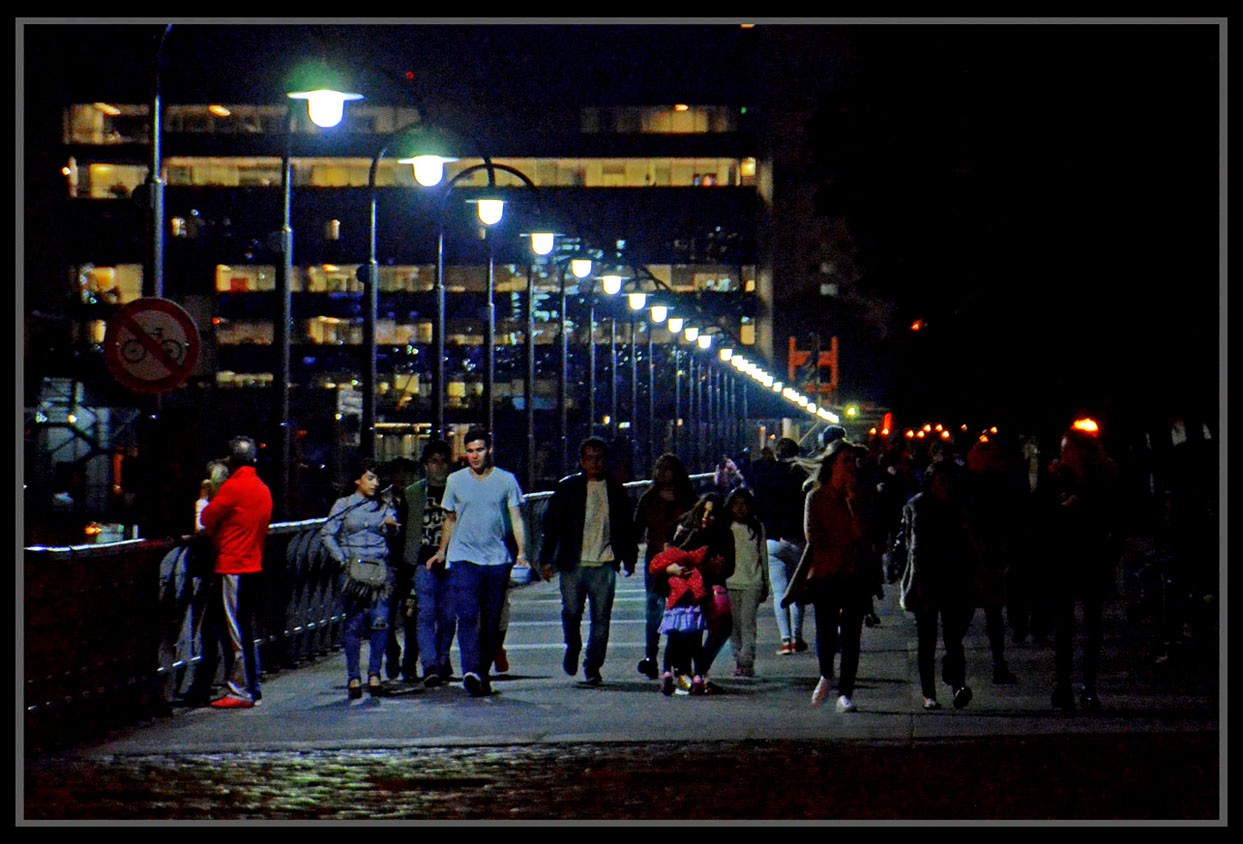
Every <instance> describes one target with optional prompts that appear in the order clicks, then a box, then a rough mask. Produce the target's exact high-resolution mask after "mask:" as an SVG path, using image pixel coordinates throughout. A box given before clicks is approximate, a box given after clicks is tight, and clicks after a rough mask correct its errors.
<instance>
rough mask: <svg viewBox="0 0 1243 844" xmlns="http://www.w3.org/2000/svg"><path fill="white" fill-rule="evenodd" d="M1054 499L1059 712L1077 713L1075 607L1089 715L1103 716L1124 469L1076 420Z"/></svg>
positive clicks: (1065, 440) (1092, 430)
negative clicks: (1106, 618)
mask: <svg viewBox="0 0 1243 844" xmlns="http://www.w3.org/2000/svg"><path fill="white" fill-rule="evenodd" d="M1050 469H1051V472H1052V479H1053V489H1054V496H1053V498H1052V499H1051V501H1050V506H1051V511H1050V513H1049V514H1048V517H1049V521H1048V526H1049V528H1050V534H1051V535H1050V539H1051V542H1052V548H1051V551H1052V557H1051V559H1050V560H1049V564H1050V565H1049V568H1050V574H1051V575H1052V577H1053V584H1054V616H1053V617H1054V625H1055V629H1054V654H1055V655H1054V662H1055V669H1054V687H1053V698H1052V700H1053V707H1054V708H1055V709H1074V708H1075V698H1074V690H1073V689H1072V687H1071V673H1072V668H1073V665H1074V643H1075V604H1076V602H1077V601H1078V602H1079V603H1081V604H1082V606H1083V631H1084V641H1083V695H1082V698H1081V703H1082V704H1083V708H1084V709H1087V710H1088V711H1091V712H1096V711H1099V710H1100V707H1101V704H1100V698H1099V697H1098V689H1097V678H1098V676H1099V673H1100V657H1101V643H1102V636H1103V631H1102V611H1103V608H1104V602H1105V596H1106V595H1107V594H1108V592H1109V590H1110V588H1111V587H1112V583H1113V578H1114V574H1115V571H1116V568H1117V564H1118V559H1119V556H1120V544H1119V536H1118V526H1119V509H1118V508H1119V490H1118V470H1117V466H1116V465H1115V463H1114V462H1113V460H1111V459H1110V457H1109V455H1108V454H1106V453H1105V449H1104V447H1103V446H1102V445H1101V442H1100V438H1099V429H1098V427H1097V425H1096V423H1095V422H1094V421H1093V420H1090V419H1083V420H1077V421H1076V423H1075V424H1074V425H1073V426H1072V427H1071V428H1070V429H1068V430H1067V431H1066V432H1065V433H1064V434H1063V435H1062V443H1061V452H1060V454H1059V457H1058V460H1057V461H1056V462H1055V463H1054V464H1053V465H1052V466H1051V467H1050Z"/></svg>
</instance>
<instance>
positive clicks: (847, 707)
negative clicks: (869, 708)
mask: <svg viewBox="0 0 1243 844" xmlns="http://www.w3.org/2000/svg"><path fill="white" fill-rule="evenodd" d="M837 711H838V712H858V711H859V707H857V706H855V702H854V701H853V700H851V699H850V698H848V697H846V695H842V696H841V697H839V698H838V699H837Z"/></svg>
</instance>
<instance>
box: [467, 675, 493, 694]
mask: <svg viewBox="0 0 1243 844" xmlns="http://www.w3.org/2000/svg"><path fill="white" fill-rule="evenodd" d="M462 688H464V689H466V693H467V694H469V695H470V696H471V697H483V696H484V695H486V694H487V693H488V692H487V690H486V689H485V687H484V685H483V680H481V679H480V678H479V675H478V674H476V673H475V672H474V671H468V672H466V674H465V676H463V677H462Z"/></svg>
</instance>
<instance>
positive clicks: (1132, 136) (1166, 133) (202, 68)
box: [25, 22, 1224, 418]
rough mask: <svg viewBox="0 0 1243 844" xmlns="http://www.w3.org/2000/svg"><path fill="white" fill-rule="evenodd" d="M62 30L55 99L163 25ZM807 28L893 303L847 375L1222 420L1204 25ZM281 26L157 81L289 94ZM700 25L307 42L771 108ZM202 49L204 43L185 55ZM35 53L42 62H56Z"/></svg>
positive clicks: (828, 204)
mask: <svg viewBox="0 0 1243 844" xmlns="http://www.w3.org/2000/svg"><path fill="white" fill-rule="evenodd" d="M783 25H784V26H787V27H793V24H790V23H784V24H783ZM56 30H57V31H56V33H55V36H56V39H57V44H59V45H63V44H64V43H78V44H80V45H81V49H80V50H79V51H78V52H77V54H76V55H72V54H71V55H70V56H65V55H64V53H63V51H61V50H60V49H54V48H52V47H48V46H45V45H40V44H38V43H36V42H34V41H31V42H28V44H27V54H26V57H25V64H26V74H25V78H26V80H27V82H29V83H31V84H34V85H36V86H41V85H44V84H50V85H53V89H52V90H57V89H58V87H59V82H57V80H56V79H55V78H54V76H59V75H63V76H65V77H68V78H69V79H72V78H74V77H75V76H82V75H88V74H89V75H90V76H91V77H94V79H96V80H97V79H98V78H99V77H100V76H101V75H102V76H104V78H105V79H106V80H107V84H108V85H110V86H115V90H116V92H117V93H116V96H117V97H118V98H121V97H122V96H124V95H125V94H126V93H127V92H128V94H129V96H130V97H131V98H132V97H133V93H132V92H134V91H140V92H141V91H144V90H145V86H146V85H147V84H148V83H147V79H148V76H149V56H150V52H149V51H150V45H152V44H153V43H154V41H153V34H154V33H155V32H157V31H158V30H159V26H155V25H146V26H144V27H142V28H141V29H140V30H137V31H136V32H137V34H138V36H139V37H137V38H135V37H134V35H135V34H136V33H135V31H134V30H130V31H129V32H127V33H125V36H126V37H125V38H124V39H123V40H119V41H117V42H116V45H119V46H115V45H113V44H112V42H111V41H110V40H109V39H107V38H104V37H103V35H104V34H105V28H103V27H99V26H95V27H85V28H83V29H76V28H75V29H73V30H68V29H64V28H61V27H58V28H56ZM796 31H797V32H799V34H800V36H803V35H805V36H806V39H807V40H806V47H805V49H800V50H799V51H798V52H799V53H800V55H799V56H797V57H795V56H793V55H790V57H789V61H790V64H791V67H792V68H793V67H795V66H797V73H798V74H799V75H798V80H799V84H801V85H803V86H804V88H803V90H802V93H803V94H805V95H809V96H810V100H811V101H812V102H814V103H816V104H817V105H818V107H819V108H818V111H817V114H816V118H815V119H814V120H813V121H812V122H811V123H810V124H809V128H810V130H811V134H810V137H811V145H812V162H813V169H812V174H813V177H814V178H817V179H819V180H820V181H821V182H822V186H821V187H822V189H821V192H820V196H819V197H818V200H819V202H820V203H821V207H822V208H823V210H824V211H825V213H827V214H830V215H834V216H841V217H843V218H844V219H845V220H846V221H847V226H848V228H849V230H850V232H851V234H852V237H853V239H854V244H853V245H854V248H856V249H857V250H858V252H857V258H858V262H859V267H860V269H861V273H860V279H859V281H858V285H857V287H856V288H855V289H854V291H853V292H854V293H855V294H856V295H857V296H858V297H860V298H861V300H862V301H867V300H868V299H874V300H876V301H877V302H880V303H884V304H886V305H889V306H891V307H890V308H889V311H888V312H889V313H891V314H892V317H891V320H890V323H889V324H887V325H882V326H877V325H869V324H867V323H866V321H860V320H853V321H852V320H849V319H847V320H841V317H840V316H839V321H846V322H850V323H851V324H850V325H847V326H842V325H840V324H839V325H838V326H836V328H837V329H838V330H840V331H841V332H842V333H843V334H844V335H846V336H847V337H848V338H849V342H850V343H851V346H852V348H855V349H860V348H862V349H867V350H868V354H867V355H866V356H864V357H862V358H861V356H858V355H856V356H855V357H854V360H853V364H854V368H853V369H851V370H849V371H847V372H845V373H843V375H844V378H845V379H846V383H847V384H848V385H851V384H852V382H857V384H858V386H859V388H860V389H861V390H862V389H870V390H872V391H873V392H874V393H875V394H877V395H878V397H879V398H881V399H882V400H883V401H885V402H886V403H888V404H891V405H895V406H902V405H903V404H904V403H905V404H908V405H910V406H911V407H912V408H918V409H919V410H921V411H924V410H927V411H933V410H935V409H937V408H939V407H942V406H944V407H946V408H953V409H966V408H972V409H973V410H977V411H979V412H981V413H983V412H985V411H987V410H988V409H989V406H990V404H992V405H998V406H1000V405H1003V404H1004V405H1006V406H1009V407H1011V408H1013V409H1014V412H1015V413H1017V414H1024V413H1035V412H1045V411H1048V412H1053V413H1062V412H1071V410H1072V408H1071V405H1074V404H1084V405H1088V406H1092V407H1094V409H1097V410H1099V409H1100V408H1101V406H1102V405H1103V404H1106V403H1118V404H1123V405H1127V406H1139V405H1142V404H1146V403H1149V402H1151V403H1153V404H1154V406H1155V405H1157V404H1159V405H1161V406H1162V407H1164V408H1167V409H1170V410H1173V409H1177V408H1178V407H1179V406H1180V405H1182V406H1184V407H1191V408H1193V409H1194V411H1196V412H1202V413H1205V414H1206V415H1208V416H1210V417H1211V418H1215V417H1216V414H1217V407H1216V402H1217V400H1218V394H1219V392H1220V390H1221V382H1220V377H1219V373H1218V371H1217V364H1218V357H1219V353H1220V352H1221V348H1220V343H1221V342H1222V341H1221V338H1219V337H1218V332H1217V327H1218V304H1219V301H1220V293H1219V289H1220V274H1219V269H1218V267H1219V259H1220V258H1221V256H1222V249H1223V248H1224V247H1223V246H1222V245H1221V244H1220V243H1219V238H1218V204H1219V195H1221V194H1222V193H1223V188H1222V186H1221V180H1220V177H1219V171H1220V164H1221V162H1222V161H1224V158H1223V157H1222V154H1221V153H1220V151H1219V148H1218V138H1219V133H1220V122H1221V112H1222V111H1223V110H1224V109H1223V107H1222V105H1221V103H1222V97H1221V92H1220V81H1221V74H1220V72H1219V30H1218V27H1217V26H1216V25H1215V24H1213V23H1204V24H1200V25H1175V24H1169V23H1156V24H1151V25H1123V24H1121V23H1118V22H1107V23H1105V24H1103V25H1079V24H1069V25H1048V24H1008V25H993V24H969V25H948V24H943V23H938V24H918V25H902V24H897V23H886V24H882V25H876V26H866V27H858V26H852V27H846V28H840V27H828V26H824V27H811V26H800V27H797V28H791V29H788V30H787V32H786V33H784V34H787V35H788V34H790V33H793V32H796ZM275 32H276V30H273V29H270V28H268V27H263V26H253V25H252V26H248V27H225V28H222V29H215V31H211V30H206V29H202V28H194V29H192V28H191V27H190V26H188V25H186V26H182V27H180V28H179V29H178V28H175V31H174V34H173V35H172V36H170V37H171V38H174V39H181V40H182V45H183V46H181V47H178V50H179V52H178V53H177V56H178V58H177V62H176V63H175V64H172V63H170V65H169V69H168V71H167V73H166V78H165V88H166V99H167V101H170V102H172V101H178V100H180V99H181V98H183V97H185V98H187V99H193V97H194V96H195V93H196V91H195V89H199V90H204V91H211V90H216V89H217V86H218V85H219V81H218V76H219V71H220V70H222V69H223V70H226V71H227V73H228V76H229V77H230V78H231V80H232V81H233V82H234V83H240V84H243V85H244V86H249V87H250V89H251V90H253V91H254V92H259V91H265V90H266V91H272V90H277V91H279V90H280V86H279V84H276V83H275V82H274V80H273V79H272V78H271V76H270V75H271V73H272V71H271V70H269V69H268V67H269V66H268V65H266V64H264V63H262V62H260V61H258V60H256V57H258V56H271V55H273V54H274V53H278V52H279V48H277V45H279V43H280V42H279V40H278V39H277V38H276V37H275ZM605 33H607V35H608V37H607V38H606V39H603V40H600V39H592V38H591V37H590V36H599V35H601V34H605ZM712 33H713V34H712V36H711V37H712V38H715V37H717V36H718V35H721V36H723V37H722V40H721V43H720V45H719V46H717V47H714V48H713V49H712V50H708V51H705V52H706V53H707V54H708V55H709V56H710V58H709V59H708V60H705V59H704V52H701V53H698V54H692V53H689V52H687V51H685V50H682V49H679V46H680V45H681V46H684V45H687V44H690V43H706V42H707V41H708V40H709V34H708V30H707V29H704V28H702V27H700V26H697V25H696V26H690V27H678V28H676V29H675V28H674V27H672V26H667V25H660V26H652V25H632V26H626V27H623V28H621V29H611V28H609V29H606V28H605V27H603V26H602V25H597V24H592V25H587V26H575V27H567V26H535V27H530V26H527V27H518V28H515V27H502V28H496V27H485V26H482V25H479V24H474V23H471V24H469V25H466V26H452V27H448V26H437V27H417V28H410V29H402V28H395V27H394V26H393V25H391V24H388V25H383V26H376V27H368V28H366V29H357V28H351V27H342V26H340V25H337V24H329V25H326V26H323V27H310V28H307V29H304V30H302V31H301V43H302V44H303V49H305V44H307V43H316V42H317V41H319V40H321V36H322V40H323V41H324V43H327V42H329V41H331V42H332V43H337V44H340V43H341V38H342V37H343V36H344V35H346V34H350V35H352V36H354V37H353V38H352V39H351V41H350V46H349V47H348V48H346V49H345V50H344V51H343V52H345V53H348V54H352V55H354V56H363V60H364V61H368V62H372V63H375V64H381V63H383V64H386V65H387V66H388V67H390V68H392V69H394V70H400V69H405V68H411V69H414V70H415V72H416V79H417V80H418V81H419V82H421V83H422V84H425V85H428V86H431V87H433V88H434V89H435V90H437V91H441V92H449V93H450V95H455V92H456V96H458V97H459V98H474V99H475V100H476V101H477V102H476V107H477V108H478V109H479V110H480V111H483V110H485V109H490V108H494V109H495V110H496V113H501V114H504V113H505V110H506V108H512V107H513V106H514V105H515V104H516V103H517V102H518V100H522V101H523V102H525V103H527V104H530V103H531V102H532V101H534V96H533V95H532V94H530V93H529V92H528V91H529V89H527V88H526V87H525V85H526V83H527V82H529V80H530V79H532V78H536V79H538V80H540V81H541V83H542V87H543V90H544V92H545V93H544V95H545V96H548V97H572V96H580V97H582V98H583V100H584V102H585V101H588V100H592V99H598V98H599V97H600V96H601V95H602V94H606V95H607V96H609V97H613V98H615V99H616V100H617V101H625V100H626V98H627V97H628V96H630V95H635V96H638V95H640V94H641V93H642V92H643V91H644V90H645V88H646V87H647V86H649V85H651V86H653V87H654V89H656V90H665V89H667V88H673V89H676V88H677V86H678V80H679V79H681V78H683V76H684V75H685V76H688V77H690V76H695V77H698V76H703V75H706V76H707V77H708V78H710V79H713V80H714V81H715V82H716V83H717V84H718V86H719V90H720V92H721V98H722V99H723V100H726V101H728V100H731V99H737V100H748V99H752V98H755V97H762V96H763V93H762V92H755V91H752V90H750V88H749V86H750V84H751V83H750V81H749V80H748V79H747V78H746V77H745V76H743V75H742V74H740V73H737V72H736V71H738V70H739V69H741V68H742V67H743V64H742V63H741V62H731V61H730V60H729V59H730V56H731V55H732V52H731V51H733V50H737V49H739V47H738V43H739V42H738V37H739V31H738V30H737V28H736V27H719V28H712ZM360 35H361V36H363V37H361V38H359V37H358V36H360ZM567 35H575V36H581V37H584V40H582V41H578V40H577V39H570V38H567V37H566V36H567ZM308 38H309V41H308ZM191 39H195V40H196V42H197V44H198V45H202V44H203V43H205V42H206V43H209V44H210V49H208V50H202V49H198V47H196V49H194V50H190V49H187V48H184V44H185V43H186V42H188V41H190V40H191ZM174 44H175V42H172V41H170V49H171V48H172V46H173V45H174ZM826 44H833V45H845V46H846V49H845V50H831V49H827V48H826V47H825V45H826ZM105 45H109V46H105ZM274 48H276V49H274ZM817 51H823V56H822V58H819V59H817V56H818V53H817ZM463 55H469V56H471V58H470V59H469V60H463V59H462V58H461V56H463ZM680 55H695V56H696V57H697V61H695V62H693V63H687V64H682V63H679V62H678V60H677V59H678V57H679V56H680ZM194 56H205V57H206V56H209V57H210V58H209V59H205V60H202V61H197V60H195V59H194V58H193V57H194ZM49 59H54V61H55V66H54V68H50V69H54V70H55V71H57V73H56V74H50V73H46V74H45V73H44V69H48V68H49V66H48V61H49ZM513 80H522V81H523V84H524V87H517V86H513V85H511V84H510V82H511V81H513ZM568 83H573V87H567V84H568ZM656 86H658V87H656ZM31 90H32V94H33V93H37V91H38V90H39V89H38V88H37V87H36V88H34V89H31ZM479 91H484V92H486V95H485V96H484V97H482V98H480V97H479V96H478V93H477V92H479ZM575 92H578V93H575ZM584 92H585V93H584ZM29 97H30V95H28V99H29ZM489 97H490V99H489ZM215 99H219V97H215ZM847 316H849V314H848V315H847ZM916 316H920V317H923V318H925V319H926V320H927V321H928V330H927V331H925V332H922V333H921V334H920V335H918V336H915V335H912V334H911V332H909V331H907V330H905V326H906V325H908V324H909V322H910V320H911V319H912V318H914V317H916ZM775 336H777V337H784V336H786V333H785V332H783V331H782V329H781V328H780V327H779V328H778V329H777V331H776V332H775Z"/></svg>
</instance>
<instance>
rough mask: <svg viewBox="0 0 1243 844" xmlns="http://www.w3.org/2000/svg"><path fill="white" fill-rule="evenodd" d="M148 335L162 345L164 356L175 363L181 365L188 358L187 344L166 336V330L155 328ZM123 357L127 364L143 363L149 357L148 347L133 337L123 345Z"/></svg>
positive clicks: (147, 332)
mask: <svg viewBox="0 0 1243 844" xmlns="http://www.w3.org/2000/svg"><path fill="white" fill-rule="evenodd" d="M146 334H147V336H148V337H150V338H151V339H152V340H154V341H155V342H157V343H158V344H159V345H160V348H161V349H162V350H163V351H164V354H165V355H167V356H168V359H169V360H171V361H172V362H173V363H181V362H182V361H183V360H185V358H186V344H185V343H182V342H181V341H180V340H174V339H173V338H171V337H165V336H164V329H163V328H162V327H160V326H158V325H157V326H154V327H152V328H149V329H147V331H146ZM121 357H122V358H123V359H124V360H125V362H126V363H141V362H142V361H143V359H145V358H146V357H147V346H146V344H145V343H143V342H142V341H141V340H139V339H138V338H137V337H131V338H129V339H128V340H126V341H125V342H124V343H122V344H121Z"/></svg>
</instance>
